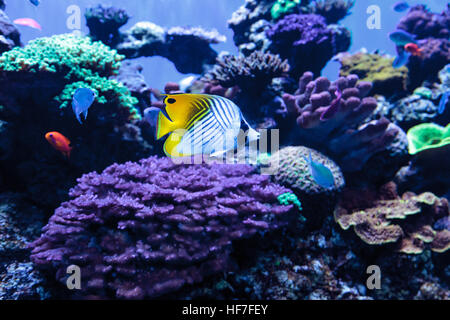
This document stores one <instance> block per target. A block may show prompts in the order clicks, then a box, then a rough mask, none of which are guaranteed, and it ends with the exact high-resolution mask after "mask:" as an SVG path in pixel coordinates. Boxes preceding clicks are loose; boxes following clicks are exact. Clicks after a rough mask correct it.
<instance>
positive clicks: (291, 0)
mask: <svg viewBox="0 0 450 320" xmlns="http://www.w3.org/2000/svg"><path fill="white" fill-rule="evenodd" d="M299 4H300V0H277V2H275V4H274V5H273V6H272V9H270V14H271V15H272V19H274V20H277V19H278V18H280V17H281V16H283V15H285V14H287V13H291V12H293V9H294V8H296V7H297V6H298V5H299Z"/></svg>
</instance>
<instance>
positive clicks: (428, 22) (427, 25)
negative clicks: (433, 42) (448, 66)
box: [397, 5, 450, 39]
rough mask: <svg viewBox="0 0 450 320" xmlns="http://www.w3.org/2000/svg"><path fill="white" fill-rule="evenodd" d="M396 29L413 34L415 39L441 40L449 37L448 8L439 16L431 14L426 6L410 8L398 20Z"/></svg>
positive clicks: (449, 21) (449, 15) (449, 20)
mask: <svg viewBox="0 0 450 320" xmlns="http://www.w3.org/2000/svg"><path fill="white" fill-rule="evenodd" d="M397 29H402V30H405V31H407V32H408V33H411V34H414V35H415V36H416V37H417V39H426V38H442V39H448V37H449V36H450V6H449V5H447V9H446V10H444V11H443V12H442V13H441V14H437V13H433V12H431V11H430V10H429V9H428V8H427V7H426V5H417V6H414V7H412V8H411V9H410V10H409V12H408V13H407V14H406V15H405V16H404V17H403V18H402V19H401V20H400V22H399V24H398V25H397Z"/></svg>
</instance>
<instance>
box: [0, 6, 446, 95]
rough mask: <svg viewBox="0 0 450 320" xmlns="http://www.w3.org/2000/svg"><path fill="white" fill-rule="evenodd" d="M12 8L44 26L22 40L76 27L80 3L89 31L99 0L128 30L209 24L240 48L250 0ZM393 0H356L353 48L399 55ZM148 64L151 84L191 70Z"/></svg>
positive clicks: (226, 47)
mask: <svg viewBox="0 0 450 320" xmlns="http://www.w3.org/2000/svg"><path fill="white" fill-rule="evenodd" d="M6 2H7V7H6V13H7V14H8V16H9V17H10V18H11V20H14V19H17V18H23V17H28V18H33V19H35V20H36V21H38V22H39V23H40V24H41V25H42V28H43V30H42V31H39V30H34V29H31V28H28V27H24V26H18V28H19V29H20V32H21V34H22V42H23V43H25V44H26V43H27V42H28V41H29V40H32V39H35V38H38V37H43V36H51V35H55V34H61V33H67V32H71V30H69V29H68V28H67V26H66V20H67V18H68V14H67V13H66V10H67V8H68V6H70V5H73V4H75V5H78V6H79V7H80V8H81V12H82V14H83V17H82V28H81V31H82V32H83V33H87V32H88V29H87V27H86V21H85V19H84V11H85V9H86V8H87V7H89V6H93V5H97V4H99V3H103V4H105V5H106V4H108V5H114V6H118V7H122V8H124V9H126V11H127V12H128V14H130V15H131V16H132V17H131V19H130V21H129V22H128V24H127V25H125V26H124V27H122V30H126V29H128V28H130V27H131V26H132V25H134V24H135V23H136V22H139V21H151V22H153V23H156V24H158V25H161V26H164V27H173V26H201V27H203V28H205V29H212V28H215V29H217V30H218V31H219V32H220V33H221V34H223V35H225V36H226V37H227V42H226V43H223V44H218V45H213V48H214V49H215V50H216V51H218V52H220V51H227V52H230V53H234V54H235V53H237V50H236V47H235V46H234V44H233V32H232V30H231V29H229V28H228V26H227V20H228V19H230V18H231V15H232V13H233V12H234V11H236V10H237V9H238V8H239V7H240V6H241V5H242V4H243V3H244V0H126V1H124V0H108V1H99V0H42V1H41V4H40V5H39V6H38V7H35V6H33V5H32V4H31V3H30V2H29V1H28V0H6ZM395 2H396V1H393V0H356V4H355V6H354V7H353V9H352V13H351V14H350V15H349V16H348V17H346V18H345V19H344V20H342V21H341V23H342V24H343V25H344V26H346V27H347V28H348V29H350V30H351V32H352V41H353V42H352V46H351V48H350V50H349V51H350V52H354V51H358V50H359V49H361V48H366V49H367V50H368V51H374V50H377V49H378V50H380V51H381V52H385V53H388V54H391V55H394V54H395V47H394V45H393V44H392V42H391V41H390V40H389V39H388V37H387V35H388V33H389V32H391V31H393V30H394V29H395V26H396V25H397V23H398V21H399V19H400V18H401V17H402V16H403V15H405V14H406V12H404V13H398V12H394V11H393V10H392V5H393V3H395ZM447 2H448V1H446V0H426V1H409V3H410V4H411V5H414V4H419V3H426V4H427V6H428V7H429V8H430V9H431V10H432V11H436V12H441V11H442V10H443V9H444V8H445V6H446V4H447ZM374 4H375V5H378V6H379V7H380V8H381V29H379V30H369V29H368V28H367V26H366V21H367V18H368V16H369V15H368V14H367V13H366V10H367V7H368V6H370V5H374ZM136 60H137V61H139V62H140V63H141V64H142V65H143V66H144V75H145V78H146V80H147V83H148V84H149V85H150V86H151V87H154V88H160V89H161V88H163V87H164V84H165V83H167V82H169V81H180V80H181V79H183V78H185V77H186V76H188V75H185V74H180V73H178V72H177V71H176V69H175V67H174V66H173V64H172V63H171V62H170V61H168V60H166V59H165V58H161V57H146V58H139V59H136ZM338 69H339V63H337V62H330V63H329V64H328V65H327V67H326V68H325V69H324V70H323V72H322V74H323V75H325V76H328V77H329V78H330V79H335V78H336V77H337V74H338Z"/></svg>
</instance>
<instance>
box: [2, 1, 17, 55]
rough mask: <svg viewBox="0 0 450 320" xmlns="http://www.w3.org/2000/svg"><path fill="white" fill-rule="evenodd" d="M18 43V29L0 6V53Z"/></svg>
mask: <svg viewBox="0 0 450 320" xmlns="http://www.w3.org/2000/svg"><path fill="white" fill-rule="evenodd" d="M3 8H4V5H3ZM20 45H21V43H20V33H19V31H18V30H17V28H16V27H15V26H14V24H12V22H11V21H10V20H9V18H8V16H7V15H6V14H5V12H3V9H2V8H1V7H0V54H2V53H3V52H5V51H8V50H11V49H12V48H14V47H18V46H20Z"/></svg>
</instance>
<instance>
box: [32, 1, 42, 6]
mask: <svg viewBox="0 0 450 320" xmlns="http://www.w3.org/2000/svg"><path fill="white" fill-rule="evenodd" d="M30 2H31V3H32V4H33V5H35V6H36V7H37V6H38V5H39V4H40V3H41V1H40V0H30Z"/></svg>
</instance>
